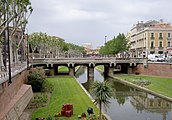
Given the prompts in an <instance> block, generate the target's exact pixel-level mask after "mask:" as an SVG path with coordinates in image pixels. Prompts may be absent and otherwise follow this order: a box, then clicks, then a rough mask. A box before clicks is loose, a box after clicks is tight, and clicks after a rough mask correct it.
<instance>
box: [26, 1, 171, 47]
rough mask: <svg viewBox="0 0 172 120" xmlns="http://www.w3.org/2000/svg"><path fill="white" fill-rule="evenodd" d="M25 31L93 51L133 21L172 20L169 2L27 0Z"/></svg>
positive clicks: (125, 30)
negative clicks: (88, 46) (29, 8)
mask: <svg viewBox="0 0 172 120" xmlns="http://www.w3.org/2000/svg"><path fill="white" fill-rule="evenodd" d="M31 3H32V6H33V9H34V11H33V13H32V15H31V16H30V18H29V24H28V31H29V33H32V32H46V33H47V34H49V35H53V36H58V37H61V38H63V39H65V40H66V42H70V43H74V44H77V45H82V44H83V43H91V44H92V45H93V47H94V48H96V47H97V46H101V45H103V44H104V41H105V36H107V40H110V39H112V38H113V37H114V36H116V35H118V34H119V33H127V31H129V30H130V29H131V27H132V26H133V24H135V23H137V21H144V22H146V21H148V20H160V19H163V20H164V21H167V22H171V21H172V14H171V8H172V0H31Z"/></svg>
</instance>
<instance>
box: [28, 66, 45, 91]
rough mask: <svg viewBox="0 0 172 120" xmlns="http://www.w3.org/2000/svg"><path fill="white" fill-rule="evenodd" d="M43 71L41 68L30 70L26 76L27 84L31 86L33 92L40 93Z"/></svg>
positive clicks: (43, 78)
mask: <svg viewBox="0 0 172 120" xmlns="http://www.w3.org/2000/svg"><path fill="white" fill-rule="evenodd" d="M45 78H46V76H45V71H44V69H43V68H42V67H36V68H32V69H31V70H30V71H29V75H28V84H30V85H32V90H33V91H34V92H40V91H41V90H42V88H43V83H44V80H45Z"/></svg>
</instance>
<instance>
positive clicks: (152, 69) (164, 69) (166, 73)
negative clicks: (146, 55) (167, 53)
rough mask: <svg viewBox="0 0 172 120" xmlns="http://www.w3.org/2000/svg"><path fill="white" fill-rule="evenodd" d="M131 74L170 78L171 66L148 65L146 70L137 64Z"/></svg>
mask: <svg viewBox="0 0 172 120" xmlns="http://www.w3.org/2000/svg"><path fill="white" fill-rule="evenodd" d="M133 73H139V74H143V75H151V76H160V77H167V78H172V74H171V73H172V64H165V63H149V64H148V66H147V68H145V67H144V66H143V64H138V65H137V66H136V67H135V68H133Z"/></svg>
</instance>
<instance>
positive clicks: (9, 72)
mask: <svg viewBox="0 0 172 120" xmlns="http://www.w3.org/2000/svg"><path fill="white" fill-rule="evenodd" d="M7 18H9V16H8V12H7ZM9 32H10V30H9V22H7V41H8V74H9V81H8V84H11V83H12V80H11V59H10V58H11V57H10V33H9Z"/></svg>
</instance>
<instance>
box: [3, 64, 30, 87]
mask: <svg viewBox="0 0 172 120" xmlns="http://www.w3.org/2000/svg"><path fill="white" fill-rule="evenodd" d="M26 68H27V64H26V62H23V63H20V64H16V65H15V66H14V65H12V66H11V76H14V75H16V74H18V73H20V72H21V71H23V70H24V69H26ZM8 78H9V73H8V70H7V71H4V70H2V69H1V70H0V84H1V83H3V82H5V81H7V80H8Z"/></svg>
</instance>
